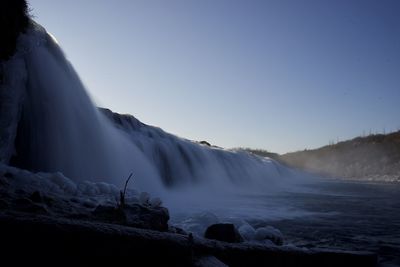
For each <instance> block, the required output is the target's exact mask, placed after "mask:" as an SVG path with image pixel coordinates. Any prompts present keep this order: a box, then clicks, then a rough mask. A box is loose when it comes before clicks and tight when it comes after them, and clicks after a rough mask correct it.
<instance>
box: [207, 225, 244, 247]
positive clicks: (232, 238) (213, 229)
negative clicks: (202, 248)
mask: <svg viewBox="0 0 400 267" xmlns="http://www.w3.org/2000/svg"><path fill="white" fill-rule="evenodd" d="M204 237H205V238H208V239H214V240H219V241H224V242H229V243H239V242H242V241H243V238H242V236H241V235H240V233H239V232H238V230H237V229H236V228H235V225H233V224H231V223H217V224H213V225H211V226H209V227H208V228H207V230H206V232H205V234H204Z"/></svg>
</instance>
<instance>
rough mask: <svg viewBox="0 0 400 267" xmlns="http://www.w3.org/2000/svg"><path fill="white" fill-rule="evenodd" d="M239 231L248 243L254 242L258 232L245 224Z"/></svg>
mask: <svg viewBox="0 0 400 267" xmlns="http://www.w3.org/2000/svg"><path fill="white" fill-rule="evenodd" d="M238 231H239V233H240V235H241V236H242V237H243V238H244V239H245V240H246V241H251V240H254V239H255V237H256V230H255V229H254V228H253V227H252V226H251V225H249V224H243V225H242V226H240V227H239V229H238Z"/></svg>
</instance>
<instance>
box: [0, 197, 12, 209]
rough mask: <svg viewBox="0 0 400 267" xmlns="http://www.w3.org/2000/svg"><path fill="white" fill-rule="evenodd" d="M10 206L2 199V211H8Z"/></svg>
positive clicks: (0, 203) (0, 202) (0, 204)
mask: <svg viewBox="0 0 400 267" xmlns="http://www.w3.org/2000/svg"><path fill="white" fill-rule="evenodd" d="M9 206H10V205H9V204H8V202H6V201H5V200H2V199H0V210H6V209H8V207H9Z"/></svg>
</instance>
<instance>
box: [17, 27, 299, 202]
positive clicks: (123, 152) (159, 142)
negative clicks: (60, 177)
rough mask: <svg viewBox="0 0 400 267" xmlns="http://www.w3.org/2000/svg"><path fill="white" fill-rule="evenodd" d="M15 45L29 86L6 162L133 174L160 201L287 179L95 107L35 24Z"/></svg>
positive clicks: (105, 176)
mask: <svg viewBox="0 0 400 267" xmlns="http://www.w3.org/2000/svg"><path fill="white" fill-rule="evenodd" d="M18 43H19V44H18V48H17V53H16V55H15V56H14V59H12V60H17V59H18V58H19V59H21V58H23V60H24V62H25V70H23V71H25V74H26V77H27V82H26V90H25V91H26V92H25V100H24V104H23V112H22V118H21V120H20V123H19V127H18V134H17V138H16V139H17V141H16V146H17V155H16V156H15V157H14V158H13V159H12V160H11V162H12V164H14V165H16V166H19V167H23V168H27V169H30V170H33V171H46V172H58V171H59V172H62V173H63V174H64V175H65V176H67V177H69V178H71V179H74V180H76V181H82V180H92V181H102V182H108V183H113V184H116V185H117V186H119V187H121V186H122V185H123V183H124V181H125V179H126V177H127V175H128V174H129V173H130V172H133V173H134V175H135V178H134V182H133V187H134V188H137V189H139V190H142V191H148V192H151V193H154V194H156V195H160V196H161V197H163V198H164V199H165V198H168V196H171V194H173V193H174V192H177V191H186V192H187V191H190V190H191V192H192V193H191V194H192V196H194V195H196V194H200V195H201V196H203V199H204V196H211V195H212V194H215V195H218V194H221V192H239V191H240V192H242V191H243V190H245V189H246V188H249V189H251V190H250V191H251V192H254V191H255V190H257V191H258V192H266V191H274V190H276V189H277V188H278V187H279V186H280V185H282V184H287V183H288V180H290V179H287V178H288V177H289V176H291V170H289V169H288V168H286V167H284V166H282V165H280V164H279V163H278V162H275V161H274V160H271V159H262V158H260V157H256V156H253V155H251V154H248V153H244V152H234V151H227V150H223V149H220V148H215V147H209V146H204V145H200V144H197V143H194V142H192V141H189V140H185V139H181V138H178V137H176V136H173V135H170V134H168V133H165V132H164V131H162V130H161V129H159V128H155V127H151V126H148V125H145V124H143V123H141V122H139V121H138V120H136V119H135V118H133V117H132V116H126V115H125V116H122V115H117V114H113V113H112V112H110V111H107V110H103V111H100V110H98V108H96V107H95V106H94V104H93V103H92V101H91V99H90V97H89V96H88V94H87V93H86V91H85V88H84V86H83V84H82V82H81V81H80V79H79V77H78V75H77V74H76V73H75V71H74V69H73V67H72V66H71V65H70V63H69V62H68V61H67V60H66V59H65V56H64V55H63V53H62V51H61V49H60V48H59V46H58V44H57V42H56V41H55V40H54V39H53V38H52V37H51V36H50V35H49V34H47V33H46V31H45V30H44V29H43V28H42V27H40V26H39V25H37V24H35V23H33V26H31V29H29V30H28V32H27V33H26V34H22V35H21V36H20V38H19V42H18ZM20 71H22V70H20ZM181 188H185V190H180V189H181ZM179 201H181V199H180V200H179Z"/></svg>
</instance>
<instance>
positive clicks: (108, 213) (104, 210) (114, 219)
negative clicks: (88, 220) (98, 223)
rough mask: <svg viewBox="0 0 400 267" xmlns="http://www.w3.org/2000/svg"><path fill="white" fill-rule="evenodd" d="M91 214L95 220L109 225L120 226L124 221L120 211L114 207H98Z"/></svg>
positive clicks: (123, 215)
mask: <svg viewBox="0 0 400 267" xmlns="http://www.w3.org/2000/svg"><path fill="white" fill-rule="evenodd" d="M92 214H93V215H94V216H95V218H96V219H99V220H102V221H105V222H111V223H118V224H122V223H124V222H125V219H126V218H125V214H124V213H123V212H122V210H121V209H118V208H116V207H114V206H105V205H99V206H97V207H96V209H95V210H94V211H93V212H92Z"/></svg>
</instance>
